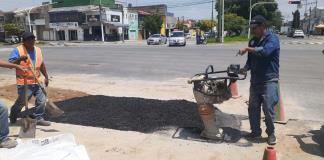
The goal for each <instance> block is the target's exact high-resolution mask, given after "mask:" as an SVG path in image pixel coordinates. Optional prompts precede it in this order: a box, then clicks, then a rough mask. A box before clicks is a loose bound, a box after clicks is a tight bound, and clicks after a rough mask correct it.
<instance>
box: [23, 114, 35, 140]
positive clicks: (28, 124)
mask: <svg viewBox="0 0 324 160" xmlns="http://www.w3.org/2000/svg"><path fill="white" fill-rule="evenodd" d="M36 124H37V121H36V119H33V118H31V117H26V118H23V119H22V120H21V127H20V132H19V138H35V136H36Z"/></svg>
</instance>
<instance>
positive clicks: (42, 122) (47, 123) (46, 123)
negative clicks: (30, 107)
mask: <svg viewBox="0 0 324 160" xmlns="http://www.w3.org/2000/svg"><path fill="white" fill-rule="evenodd" d="M37 125H40V126H50V125H51V122H50V121H45V120H44V119H40V120H37Z"/></svg>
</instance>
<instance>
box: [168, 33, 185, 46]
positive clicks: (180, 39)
mask: <svg viewBox="0 0 324 160" xmlns="http://www.w3.org/2000/svg"><path fill="white" fill-rule="evenodd" d="M186 44H187V41H186V37H185V34H184V32H183V31H174V32H172V34H171V37H170V38H169V46H186Z"/></svg>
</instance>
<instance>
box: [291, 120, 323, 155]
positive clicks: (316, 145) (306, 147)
mask: <svg viewBox="0 0 324 160" xmlns="http://www.w3.org/2000/svg"><path fill="white" fill-rule="evenodd" d="M290 136H293V137H294V138H296V140H297V142H298V143H299V145H300V148H301V149H302V150H303V151H304V152H306V153H308V154H312V155H316V156H320V157H324V125H323V126H322V127H321V129H320V130H311V131H309V132H308V134H302V135H290ZM306 138H311V140H308V141H306V140H305V139H306ZM310 141H312V142H310Z"/></svg>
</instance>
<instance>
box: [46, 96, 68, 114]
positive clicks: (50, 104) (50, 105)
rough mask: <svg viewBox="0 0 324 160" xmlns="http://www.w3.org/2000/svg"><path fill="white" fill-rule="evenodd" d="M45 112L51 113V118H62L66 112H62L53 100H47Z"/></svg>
mask: <svg viewBox="0 0 324 160" xmlns="http://www.w3.org/2000/svg"><path fill="white" fill-rule="evenodd" d="M45 110H46V111H47V112H48V113H49V116H50V117H52V118H56V117H60V116H61V115H63V114H64V111H63V110H61V109H60V108H59V107H58V106H57V105H55V104H54V103H53V102H52V101H51V100H47V103H46V108H45Z"/></svg>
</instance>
